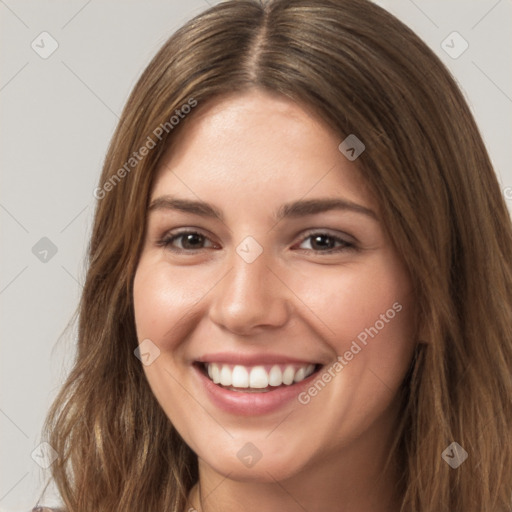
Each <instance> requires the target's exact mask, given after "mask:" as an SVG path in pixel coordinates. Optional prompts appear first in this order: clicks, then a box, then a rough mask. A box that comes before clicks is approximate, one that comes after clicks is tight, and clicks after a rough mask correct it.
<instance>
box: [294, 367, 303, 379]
mask: <svg viewBox="0 0 512 512" xmlns="http://www.w3.org/2000/svg"><path fill="white" fill-rule="evenodd" d="M305 374H306V370H304V368H299V369H298V370H297V371H296V372H295V377H294V378H293V381H294V382H300V381H301V380H304V375H305Z"/></svg>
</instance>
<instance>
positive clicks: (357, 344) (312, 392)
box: [297, 302, 403, 405]
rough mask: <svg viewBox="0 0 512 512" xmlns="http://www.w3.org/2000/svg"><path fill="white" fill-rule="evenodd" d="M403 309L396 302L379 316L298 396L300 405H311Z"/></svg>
mask: <svg viewBox="0 0 512 512" xmlns="http://www.w3.org/2000/svg"><path fill="white" fill-rule="evenodd" d="M402 309H403V306H402V305H401V304H400V303H399V302H395V303H394V304H393V306H391V308H389V309H388V310H387V311H386V312H385V313H382V314H381V315H380V316H379V319H378V320H376V321H375V323H374V324H373V325H372V326H370V327H367V328H365V329H364V330H363V331H361V332H360V333H359V334H358V335H357V337H356V339H354V340H353V341H352V343H351V345H350V347H349V349H348V350H346V351H345V352H344V353H343V355H339V356H338V357H337V358H336V360H335V361H334V363H332V364H331V365H330V366H328V367H327V368H325V369H324V370H323V371H322V373H321V374H320V375H319V376H318V377H317V378H316V379H315V380H314V381H313V383H312V384H311V386H309V388H308V389H307V390H305V391H302V392H301V393H299V394H298V396H297V400H298V401H299V403H300V404H302V405H307V404H309V403H310V402H311V399H312V398H314V397H315V396H317V395H318V394H319V393H320V392H321V391H322V390H323V389H324V388H325V387H326V386H327V384H329V382H331V381H332V380H333V379H334V378H335V377H336V376H337V375H339V373H340V372H341V371H342V370H343V369H344V368H345V367H346V366H347V365H348V364H349V363H350V361H352V360H353V359H354V358H355V357H356V356H357V354H359V353H360V352H361V351H362V350H363V349H364V348H365V347H366V346H367V345H368V341H369V338H370V339H373V338H375V337H376V336H377V335H378V334H379V332H380V331H381V330H382V329H384V327H385V326H386V324H389V322H391V320H393V318H395V316H396V315H397V313H400V311H402Z"/></svg>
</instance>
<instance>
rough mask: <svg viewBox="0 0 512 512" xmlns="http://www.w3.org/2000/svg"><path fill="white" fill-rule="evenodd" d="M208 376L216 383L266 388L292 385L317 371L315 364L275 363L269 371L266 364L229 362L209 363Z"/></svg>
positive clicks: (207, 365)
mask: <svg viewBox="0 0 512 512" xmlns="http://www.w3.org/2000/svg"><path fill="white" fill-rule="evenodd" d="M205 366H206V370H207V373H208V376H209V377H210V379H211V380H212V381H213V382H214V383H215V384H221V385H222V386H227V387H229V386H233V387H235V388H247V389H249V388H252V389H265V388H268V387H269V386H272V387H277V386H281V385H282V384H284V385H286V386H290V385H292V384H294V383H297V382H301V381H303V380H304V379H305V378H307V377H309V376H310V375H311V374H312V373H313V372H314V371H315V365H314V364H307V365H302V366H299V367H297V366H293V365H286V366H279V365H277V364H276V365H273V366H272V367H271V368H270V371H268V372H267V370H266V369H265V367H264V366H261V365H260V366H253V367H246V366H242V365H235V366H234V367H233V366H231V365H228V364H219V363H207V364H206V365H205Z"/></svg>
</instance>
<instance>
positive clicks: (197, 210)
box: [148, 195, 378, 221]
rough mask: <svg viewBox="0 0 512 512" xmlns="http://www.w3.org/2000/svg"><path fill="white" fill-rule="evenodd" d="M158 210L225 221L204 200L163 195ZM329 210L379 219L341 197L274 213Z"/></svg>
mask: <svg viewBox="0 0 512 512" xmlns="http://www.w3.org/2000/svg"><path fill="white" fill-rule="evenodd" d="M156 210H177V211H181V212H184V213H192V214H194V215H199V216H201V217H211V218H217V219H219V220H221V221H224V215H223V214H222V212H221V211H220V210H219V209H217V208H216V207H215V206H213V205H211V204H209V203H206V202H204V201H194V200H190V199H179V198H177V197H172V196H167V195H166V196H161V197H158V198H156V199H154V200H153V201H151V203H150V205H149V207H148V212H152V211H156ZM329 210H345V211H352V212H355V213H360V214H363V215H366V216H368V217H370V218H372V219H374V220H378V217H377V215H376V213H375V212H374V211H373V210H370V209H369V208H366V207H365V206H362V205H360V204H357V203H354V202H352V201H348V200H346V199H341V198H321V199H307V200H299V201H294V202H292V203H286V204H284V205H282V206H281V207H280V208H279V209H278V210H277V212H276V213H275V214H274V219H275V220H276V221H280V220H281V219H284V218H296V217H305V216H307V215H315V214H318V213H323V212H327V211H329Z"/></svg>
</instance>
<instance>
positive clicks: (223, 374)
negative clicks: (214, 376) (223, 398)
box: [220, 365, 232, 386]
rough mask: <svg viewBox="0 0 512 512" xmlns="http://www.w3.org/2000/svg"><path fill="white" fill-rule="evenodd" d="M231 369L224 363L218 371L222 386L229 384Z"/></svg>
mask: <svg viewBox="0 0 512 512" xmlns="http://www.w3.org/2000/svg"><path fill="white" fill-rule="evenodd" d="M231 375H232V372H231V369H230V368H229V366H226V365H224V366H223V367H222V369H221V371H220V383H221V384H222V385H223V386H231Z"/></svg>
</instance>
